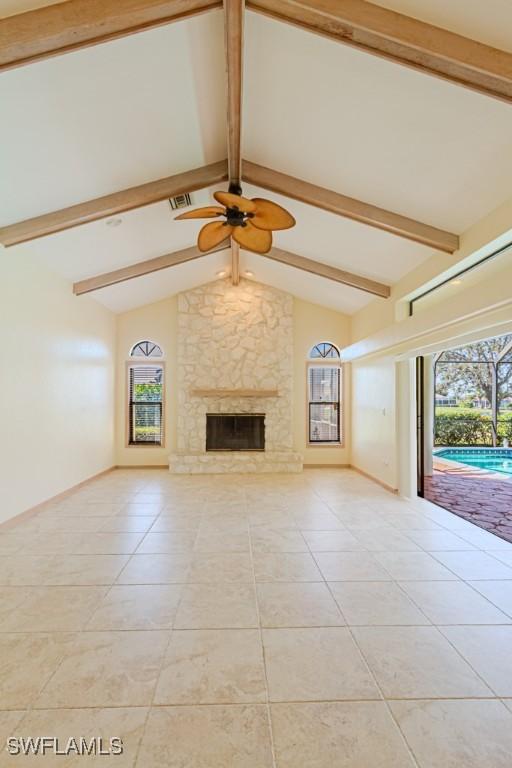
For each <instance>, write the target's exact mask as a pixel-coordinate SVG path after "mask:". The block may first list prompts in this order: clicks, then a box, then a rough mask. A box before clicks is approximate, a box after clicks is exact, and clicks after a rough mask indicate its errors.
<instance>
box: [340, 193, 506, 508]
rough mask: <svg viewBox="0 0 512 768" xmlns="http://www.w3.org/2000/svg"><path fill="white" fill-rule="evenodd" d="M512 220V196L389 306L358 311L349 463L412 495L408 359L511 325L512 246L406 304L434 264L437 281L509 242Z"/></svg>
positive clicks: (350, 354) (407, 283) (398, 291)
mask: <svg viewBox="0 0 512 768" xmlns="http://www.w3.org/2000/svg"><path fill="white" fill-rule="evenodd" d="M511 221H512V201H509V202H508V203H506V204H505V205H503V206H501V207H500V208H499V209H497V210H496V211H494V212H493V213H492V214H490V215H489V216H487V217H486V218H485V219H483V220H482V221H481V222H479V223H478V224H477V225H475V226H474V227H472V228H471V229H470V230H468V231H467V232H466V233H464V235H463V236H462V237H461V249H460V250H459V251H458V252H457V253H456V254H454V255H453V256H446V255H437V256H435V257H433V258H432V259H430V260H429V261H427V262H426V263H425V264H424V265H422V266H421V267H419V268H418V269H417V270H415V271H414V272H413V273H411V274H410V275H408V276H407V277H405V278H404V279H403V280H401V281H400V282H399V283H398V284H397V285H396V286H395V287H394V289H393V293H392V297H391V300H390V302H389V303H388V304H387V305H383V304H381V303H380V302H373V303H372V304H371V305H369V307H367V308H365V309H363V310H362V311H361V312H359V313H357V314H356V315H354V317H353V322H352V342H353V343H352V344H351V345H350V346H349V347H347V348H346V349H345V350H344V355H345V358H346V359H347V360H350V361H351V364H352V382H353V398H352V463H353V465H354V466H356V467H358V468H359V469H362V470H363V471H365V472H367V473H368V474H370V475H372V476H373V477H375V478H376V479H378V480H380V481H382V482H385V483H387V484H388V485H390V486H392V487H393V488H395V487H397V488H399V490H400V492H401V493H403V494H405V495H408V494H411V493H412V494H413V495H414V493H415V487H414V486H415V480H414V475H415V471H414V464H415V461H416V456H415V450H416V445H415V435H414V432H413V428H414V410H415V407H414V376H413V374H412V368H411V362H410V361H411V360H412V359H413V358H414V357H415V356H416V355H419V354H432V353H435V352H437V351H440V350H443V349H446V348H449V347H453V346H458V345H459V344H464V343H470V342H471V341H473V340H475V339H481V338H489V337H492V336H497V335H500V334H504V333H510V332H511V331H512V291H511V289H510V286H511V282H512V252H508V253H506V254H504V255H503V256H500V257H499V261H498V260H496V261H494V262H493V261H490V262H488V264H487V265H485V266H482V267H480V268H478V271H477V270H475V272H474V273H470V274H469V275H468V276H467V278H464V279H463V280H462V282H461V283H460V284H457V285H456V286H451V285H450V286H448V287H447V288H445V289H443V290H441V291H439V292H438V293H436V294H432V296H431V297H430V299H429V301H428V306H424V307H423V308H422V309H421V311H419V312H417V313H416V314H415V315H414V316H413V317H408V316H407V315H406V313H405V312H404V309H405V306H406V303H407V301H408V299H409V298H410V297H411V296H412V295H414V293H415V292H416V293H419V292H421V291H423V290H425V289H427V288H430V287H432V285H433V283H434V282H435V280H434V277H433V276H434V275H435V271H436V269H437V273H438V277H437V281H439V280H440V279H441V278H440V277H439V273H440V272H442V271H443V267H444V268H445V269H444V275H443V276H446V274H447V272H446V268H447V267H448V272H449V271H450V269H453V270H459V269H460V268H461V267H465V266H467V265H468V262H472V263H474V262H475V261H476V260H478V259H479V258H482V257H483V256H485V255H486V254H488V253H492V252H494V251H495V250H496V249H497V248H498V247H502V246H504V245H505V244H506V243H507V242H510V241H511V239H512V231H511V230H510V222H511ZM457 262H459V263H458V264H457ZM422 281H423V282H422ZM397 371H398V372H399V375H398V376H397ZM395 404H396V407H395ZM384 409H386V415H384ZM393 410H394V412H393Z"/></svg>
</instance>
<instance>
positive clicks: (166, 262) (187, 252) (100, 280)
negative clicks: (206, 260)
mask: <svg viewBox="0 0 512 768" xmlns="http://www.w3.org/2000/svg"><path fill="white" fill-rule="evenodd" d="M228 247H229V246H228V244H227V242H226V243H225V244H223V245H221V246H220V247H219V248H215V249H214V250H212V251H207V252H206V253H202V252H201V251H199V250H198V249H197V248H196V246H195V245H194V246H192V248H184V249H183V250H181V251H174V253H167V254H165V255H164V256H157V257H156V259H148V260H147V261H139V262H137V263H136V264H130V266H128V267H122V268H121V269H115V270H114V271H113V272H105V273H103V274H102V275H96V276H95V277H88V278H87V279H85V280H80V281H79V282H78V283H74V284H73V293H74V294H75V296H82V294H84V293H91V292H92V291H99V290H100V289H101V288H107V287H108V286H109V285H116V284H117V283H124V282H126V280H133V279H134V278H135V277H143V276H144V275H150V274H152V273H153V272H159V271H160V270H161V269H168V268H169V267H176V266H177V265H178V264H185V263H186V262H187V261H194V259H200V258H201V257H202V256H209V255H210V254H212V253H217V252H218V251H224V250H225V249H226V248H228Z"/></svg>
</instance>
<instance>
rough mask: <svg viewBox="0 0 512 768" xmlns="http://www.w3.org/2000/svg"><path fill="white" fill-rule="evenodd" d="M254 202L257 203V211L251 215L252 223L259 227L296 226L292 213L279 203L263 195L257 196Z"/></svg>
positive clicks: (286, 227)
mask: <svg viewBox="0 0 512 768" xmlns="http://www.w3.org/2000/svg"><path fill="white" fill-rule="evenodd" d="M253 203H254V204H255V205H256V211H255V213H254V216H252V217H251V224H253V225H254V226H255V227H257V228H258V229H271V230H276V229H290V227H294V226H295V223H296V222H295V219H294V218H293V216H292V215H291V213H288V211H286V210H285V209H284V208H282V207H281V206H280V205H277V203H272V202H270V200H264V199H263V198H261V197H255V198H254V199H253Z"/></svg>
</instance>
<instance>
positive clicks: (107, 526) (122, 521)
mask: <svg viewBox="0 0 512 768" xmlns="http://www.w3.org/2000/svg"><path fill="white" fill-rule="evenodd" d="M156 519H157V518H156V516H149V515H144V516H141V517H136V516H134V515H126V517H119V515H116V516H115V517H109V518H107V519H106V520H104V521H103V522H102V523H101V525H100V527H99V528H98V530H99V531H102V532H105V533H146V532H147V531H149V529H150V528H151V526H152V525H153V523H154V522H155V520H156Z"/></svg>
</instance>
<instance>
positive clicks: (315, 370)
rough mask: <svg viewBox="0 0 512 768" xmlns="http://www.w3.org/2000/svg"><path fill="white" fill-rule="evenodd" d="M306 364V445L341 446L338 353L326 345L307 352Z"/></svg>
mask: <svg viewBox="0 0 512 768" xmlns="http://www.w3.org/2000/svg"><path fill="white" fill-rule="evenodd" d="M309 359H310V360H314V361H315V362H310V363H308V367H307V370H308V380H307V389H308V442H309V443H310V444H312V445H318V444H333V443H334V444H338V445H339V444H341V442H342V433H341V423H342V420H341V386H342V380H341V359H340V351H339V349H338V348H337V347H336V346H335V345H334V344H331V343H330V342H328V341H321V342H319V343H318V344H315V346H314V347H312V348H311V350H310V353H309Z"/></svg>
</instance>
